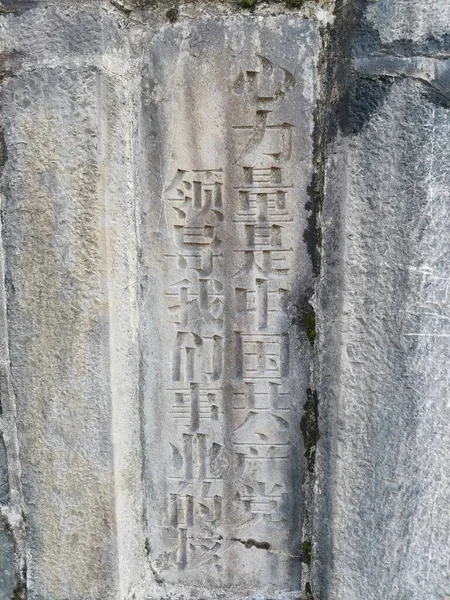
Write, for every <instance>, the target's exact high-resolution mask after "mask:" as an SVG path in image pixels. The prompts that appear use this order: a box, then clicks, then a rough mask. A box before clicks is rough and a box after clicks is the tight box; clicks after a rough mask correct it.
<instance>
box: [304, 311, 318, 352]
mask: <svg viewBox="0 0 450 600" xmlns="http://www.w3.org/2000/svg"><path fill="white" fill-rule="evenodd" d="M311 311H312V312H307V313H306V335H307V336H308V340H309V341H310V342H311V343H313V342H314V340H315V339H316V335H317V332H316V315H315V314H314V309H313V308H312V307H311Z"/></svg>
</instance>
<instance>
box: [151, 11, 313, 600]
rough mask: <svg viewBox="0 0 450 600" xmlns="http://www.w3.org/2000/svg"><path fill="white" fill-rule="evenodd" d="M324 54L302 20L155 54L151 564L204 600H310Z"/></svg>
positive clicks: (185, 36) (168, 42) (186, 37)
mask: <svg viewBox="0 0 450 600" xmlns="http://www.w3.org/2000/svg"><path fill="white" fill-rule="evenodd" d="M318 47H319V43H318V31H317V26H316V25H315V24H314V23H313V22H310V21H306V20H301V19H299V18H292V17H289V16H279V17H267V18H265V19H264V21H263V22H261V21H259V20H256V19H254V18H251V17H250V18H249V17H247V18H243V17H234V18H231V17H230V18H228V19H227V21H226V22H224V21H223V20H222V19H221V20H217V19H213V18H203V19H202V21H201V22H199V23H198V24H196V25H195V27H193V26H192V25H191V24H188V25H180V26H179V27H176V28H173V27H164V28H163V29H162V30H161V32H159V33H158V34H157V35H156V36H155V35H153V34H151V35H148V37H146V39H145V41H144V52H145V55H144V75H143V94H142V114H141V129H140V132H141V140H142V144H143V151H142V153H141V155H142V157H143V160H142V173H143V174H145V175H144V176H143V179H142V185H143V200H142V203H141V215H142V229H141V241H142V246H141V248H142V250H141V264H142V269H141V279H140V281H141V291H142V298H141V310H140V314H141V317H142V321H141V323H142V332H141V335H142V337H141V344H142V355H143V364H142V376H143V390H142V393H143V398H142V402H143V408H144V419H145V422H144V426H145V436H144V437H145V442H146V443H145V447H146V457H145V461H146V467H145V489H146V492H147V498H148V499H147V507H148V508H147V519H148V525H149V538H148V539H149V558H150V560H151V561H152V565H153V567H154V569H155V571H157V572H158V575H159V576H160V577H161V579H162V580H164V581H165V582H168V583H171V584H184V585H188V586H192V585H196V586H198V585H201V587H202V588H206V589H205V591H202V594H205V593H208V590H209V593H212V591H213V590H214V588H216V587H218V586H219V587H222V588H223V592H222V593H226V595H227V597H230V596H231V597H233V596H234V595H240V596H248V595H251V594H256V593H258V594H263V595H264V597H266V596H267V595H268V597H272V596H273V594H275V593H276V592H277V591H279V590H285V596H286V597H287V596H288V592H290V591H292V592H293V593H294V592H295V594H294V595H297V596H298V593H299V590H300V576H301V568H300V566H301V564H300V558H301V542H302V539H301V530H302V522H303V510H302V508H301V505H302V478H303V476H302V471H303V468H304V466H303V464H302V463H303V461H302V450H301V448H302V440H301V428H300V420H301V409H302V406H303V404H304V403H305V402H306V390H307V388H308V385H309V380H310V364H309V362H310V360H309V359H310V356H311V350H310V343H309V341H308V339H307V337H306V335H305V332H304V331H303V332H302V333H301V335H299V331H298V329H299V328H298V327H297V324H296V320H295V317H296V316H297V311H298V310H299V306H298V304H299V303H300V302H301V298H304V297H306V290H307V288H308V287H311V285H312V265H311V260H310V257H309V256H308V252H307V246H306V244H305V242H304V241H303V239H302V236H301V235H298V232H302V231H303V230H304V229H305V227H306V224H307V223H306V218H307V216H308V212H307V211H306V210H305V208H304V206H305V204H306V202H307V200H308V196H307V192H306V190H307V187H308V184H309V182H310V180H311V176H312V131H313V118H312V117H313V110H314V105H315V92H316V87H317V84H316V61H317V49H318ZM159 48H164V49H165V50H164V53H163V54H161V53H160V51H159V50H158V49H159ZM144 149H145V150H144ZM158 157H159V160H158ZM156 448H157V449H158V457H159V462H158V464H155V461H154V458H153V457H154V455H155V451H156V450H155V449H156ZM167 589H168V588H167V587H161V586H159V588H157V587H156V588H155V589H154V591H153V592H152V596H153V597H157V596H158V597H159V596H160V595H165V594H167ZM216 593H218V592H216Z"/></svg>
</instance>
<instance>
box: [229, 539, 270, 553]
mask: <svg viewBox="0 0 450 600" xmlns="http://www.w3.org/2000/svg"><path fill="white" fill-rule="evenodd" d="M231 541H232V542H239V543H240V544H243V545H244V546H245V547H246V548H258V549H259V550H270V544H269V542H257V541H256V540H254V539H252V538H249V539H248V540H241V539H240V538H231Z"/></svg>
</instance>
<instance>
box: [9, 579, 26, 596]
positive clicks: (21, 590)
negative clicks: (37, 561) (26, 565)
mask: <svg viewBox="0 0 450 600" xmlns="http://www.w3.org/2000/svg"><path fill="white" fill-rule="evenodd" d="M27 598H28V593H27V586H26V583H25V582H24V581H19V583H18V584H17V585H16V587H15V588H14V590H13V593H12V596H11V600H27Z"/></svg>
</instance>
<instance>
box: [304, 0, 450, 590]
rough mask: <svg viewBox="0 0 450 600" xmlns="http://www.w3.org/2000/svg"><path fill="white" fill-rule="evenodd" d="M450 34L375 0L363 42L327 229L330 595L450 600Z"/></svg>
mask: <svg viewBox="0 0 450 600" xmlns="http://www.w3.org/2000/svg"><path fill="white" fill-rule="evenodd" d="M361 4H362V3H361ZM436 11H437V12H438V13H439V18H436V14H437V12H436ZM349 22H350V21H349ZM449 24H450V21H449V14H448V3H446V2H437V3H423V2H414V1H411V2H400V1H392V2H378V3H377V2H373V3H368V5H367V12H366V13H363V14H362V18H361V23H360V25H361V28H360V29H359V31H357V32H356V36H355V38H354V43H355V45H354V52H355V54H356V58H355V59H354V60H353V64H352V68H353V76H352V79H350V78H349V79H348V82H347V89H346V97H345V102H343V103H342V105H341V111H340V116H341V121H340V123H339V125H340V131H339V133H338V136H337V139H336V140H335V142H334V144H333V146H332V148H333V153H329V156H328V169H327V187H326V194H325V201H324V210H323V219H322V223H323V230H322V233H323V240H324V261H323V270H322V277H321V283H320V294H319V298H320V302H319V307H320V310H319V314H318V323H319V340H320V349H319V362H318V365H317V374H318V379H319V389H318V392H319V398H320V401H321V431H322V433H323V436H322V438H321V440H320V442H319V447H320V448H319V454H318V461H319V464H320V470H321V473H320V478H319V479H320V480H322V477H323V478H324V479H323V480H322V485H321V486H320V489H321V491H322V492H323V496H322V497H323V500H322V504H321V506H320V510H321V511H322V512H319V514H318V515H317V522H316V524H317V531H318V532H320V533H319V534H318V538H317V543H318V544H319V547H320V548H321V549H320V551H319V554H320V557H321V558H320V559H319V561H318V562H317V563H316V568H315V573H316V577H317V580H316V582H315V583H316V586H315V590H316V591H318V593H319V594H320V597H325V598H336V599H337V598H355V599H356V598H367V599H379V598H383V599H385V598H392V599H393V598H396V599H406V598H408V599H417V600H418V599H419V598H423V597H425V596H427V597H430V598H435V599H444V598H445V597H446V596H448V594H449V592H450V568H449V567H450V565H449V556H450V555H449V544H450V519H449V514H448V509H447V508H446V507H447V504H448V498H449V494H450V466H449V462H448V460H446V459H444V456H445V455H446V454H448V448H449V442H450V438H449V435H450V434H449V428H448V421H449V417H450V414H449V411H450V406H449V400H448V358H449V356H448V354H449V346H448V331H447V329H448V318H449V314H448V296H447V286H448V284H447V282H448V278H449V260H448V252H449V245H448V235H447V234H446V233H445V232H446V231H447V229H448V226H449V223H448V215H449V193H448V189H449V183H450V171H449V168H448V163H449V146H448V136H449V124H450V122H449V113H448V108H447V106H448V96H447V90H448V87H447V81H448V79H447V75H446V72H447V66H446V60H442V58H446V57H445V56H444V57H442V55H441V53H442V52H443V50H444V49H445V47H446V44H447V37H446V36H447V32H448V28H449ZM368 26H370V27H368ZM344 31H345V29H344ZM348 33H349V32H348V30H347V34H348ZM378 34H379V35H378ZM368 40H370V43H369V42H368ZM368 49H369V50H370V53H369V54H366V53H365V52H366V51H367V50H368ZM374 55H377V56H374ZM317 508H318V510H319V507H317ZM321 544H322V545H321Z"/></svg>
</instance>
